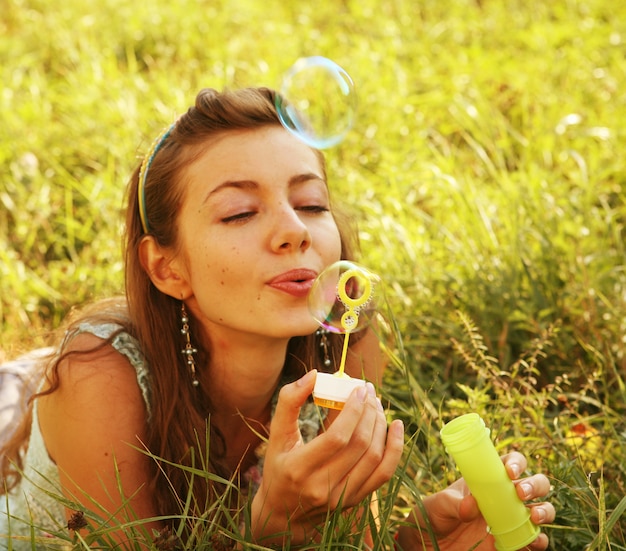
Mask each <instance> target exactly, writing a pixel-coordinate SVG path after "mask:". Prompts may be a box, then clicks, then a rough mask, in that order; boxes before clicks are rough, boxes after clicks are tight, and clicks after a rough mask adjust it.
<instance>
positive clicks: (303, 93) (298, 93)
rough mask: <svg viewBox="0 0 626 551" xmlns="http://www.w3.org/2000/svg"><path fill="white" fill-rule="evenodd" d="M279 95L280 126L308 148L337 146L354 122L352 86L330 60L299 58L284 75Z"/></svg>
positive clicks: (348, 79)
mask: <svg viewBox="0 0 626 551" xmlns="http://www.w3.org/2000/svg"><path fill="white" fill-rule="evenodd" d="M279 92H280V94H279V96H278V97H277V98H276V109H277V111H278V116H279V118H280V121H281V123H282V124H283V126H284V127H285V128H286V129H287V130H289V131H290V132H292V133H293V134H295V135H296V136H298V137H299V138H300V139H301V140H303V141H304V142H305V143H307V144H308V145H310V146H311V147H314V148H316V149H326V148H328V147H332V146H334V145H337V144H338V143H339V142H341V140H343V138H344V136H345V135H346V133H347V132H348V131H349V130H350V128H351V127H352V125H353V123H354V118H355V115H356V94H355V91H354V83H353V82H352V79H351V78H350V75H349V74H348V73H347V72H346V71H345V70H344V69H342V68H341V67H340V66H339V65H337V64H336V63H335V62H334V61H331V60H330V59H327V58H325V57H322V56H313V57H305V58H301V59H299V60H298V61H296V63H295V64H294V65H293V66H292V67H291V68H290V69H289V70H288V71H287V73H286V74H285V76H284V78H283V82H282V86H281V88H280V90H279Z"/></svg>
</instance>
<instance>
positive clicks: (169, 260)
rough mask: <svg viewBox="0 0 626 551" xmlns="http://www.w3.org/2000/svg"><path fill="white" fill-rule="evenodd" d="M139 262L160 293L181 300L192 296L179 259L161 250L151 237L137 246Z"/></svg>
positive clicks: (145, 238)
mask: <svg viewBox="0 0 626 551" xmlns="http://www.w3.org/2000/svg"><path fill="white" fill-rule="evenodd" d="M139 261H140V262H141V266H142V267H143V269H144V270H145V271H146V273H147V274H148V277H149V278H150V280H151V281H152V283H153V284H154V286H155V287H156V288H157V289H158V290H159V291H161V292H162V293H165V294H166V295H169V296H171V297H174V298H176V299H182V300H184V299H186V298H188V297H189V296H191V295H192V294H193V293H192V289H191V285H190V284H189V281H188V279H187V277H186V271H185V270H184V269H183V266H182V265H181V263H180V260H179V258H178V257H176V256H175V255H173V254H172V253H171V252H169V251H167V250H165V249H163V247H161V245H159V244H158V243H157V242H156V240H155V239H154V237H153V236H151V235H146V236H145V237H144V238H143V239H142V241H141V243H140V244H139Z"/></svg>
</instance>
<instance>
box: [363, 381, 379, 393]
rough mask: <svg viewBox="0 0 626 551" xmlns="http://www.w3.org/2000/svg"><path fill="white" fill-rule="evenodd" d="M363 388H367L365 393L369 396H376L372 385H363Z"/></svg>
mask: <svg viewBox="0 0 626 551" xmlns="http://www.w3.org/2000/svg"><path fill="white" fill-rule="evenodd" d="M365 387H366V388H367V393H368V394H369V395H370V396H376V389H375V388H374V385H373V384H372V383H369V382H368V383H365Z"/></svg>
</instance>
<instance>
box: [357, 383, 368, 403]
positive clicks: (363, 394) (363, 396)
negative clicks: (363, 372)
mask: <svg viewBox="0 0 626 551" xmlns="http://www.w3.org/2000/svg"><path fill="white" fill-rule="evenodd" d="M367 394H368V392H367V386H366V385H363V386H360V387H359V388H357V391H356V395H357V397H358V399H359V400H360V401H361V402H365V401H366V400H367Z"/></svg>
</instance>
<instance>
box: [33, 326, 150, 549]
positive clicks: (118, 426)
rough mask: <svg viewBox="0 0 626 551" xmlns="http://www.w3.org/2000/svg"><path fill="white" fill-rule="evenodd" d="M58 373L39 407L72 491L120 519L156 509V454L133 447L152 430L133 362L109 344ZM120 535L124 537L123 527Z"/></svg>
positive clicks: (87, 342) (89, 342) (67, 362)
mask: <svg viewBox="0 0 626 551" xmlns="http://www.w3.org/2000/svg"><path fill="white" fill-rule="evenodd" d="M99 343H101V341H100V340H99V339H98V338H97V337H95V336H93V335H89V334H81V335H78V336H77V337H76V338H75V339H74V340H73V341H72V343H71V347H72V348H73V349H75V350H89V349H93V348H94V346H97V345H98V344H99ZM59 378H60V386H59V388H58V389H57V390H55V391H54V392H52V393H51V394H49V395H46V396H42V397H40V398H39V399H38V406H37V407H38V412H39V423H40V427H41V431H42V435H43V438H44V441H45V444H46V447H47V450H48V453H49V455H50V457H51V458H52V460H53V461H54V462H55V463H56V464H57V466H58V468H59V475H60V480H61V485H62V488H63V492H64V494H65V495H66V497H68V498H69V499H71V500H73V501H76V502H79V503H81V504H82V505H83V506H84V507H86V508H87V509H89V510H92V511H94V512H95V513H97V514H98V515H100V516H107V515H109V514H110V515H112V516H114V517H115V518H116V519H117V520H118V521H119V522H125V521H127V520H128V519H129V518H138V519H142V518H149V517H152V516H155V513H156V511H155V507H154V502H153V496H152V493H151V492H150V490H149V484H148V482H149V479H150V473H151V472H152V471H151V469H150V464H149V461H151V460H150V459H149V458H148V457H147V456H146V455H145V454H143V453H141V452H139V451H137V450H136V449H134V448H133V447H132V446H135V447H141V442H145V436H146V409H145V405H144V401H143V398H142V395H141V391H140V389H139V386H138V384H137V377H136V373H135V370H134V368H133V367H132V366H131V365H130V363H129V362H128V360H127V359H126V358H125V357H124V356H122V355H121V354H119V353H118V352H117V351H115V350H114V349H113V348H112V347H110V346H106V347H104V348H102V349H100V350H98V351H97V352H92V353H89V354H87V355H83V354H81V355H72V356H69V357H67V358H66V359H64V360H63V361H62V362H61V364H60V365H59ZM126 500H128V502H129V503H128V506H124V503H125V501H126ZM71 513H72V511H68V512H67V514H68V516H69V515H71ZM152 527H155V528H157V527H158V526H152ZM146 528H150V527H146ZM114 537H115V539H116V540H117V541H119V542H121V541H123V540H124V539H125V538H124V535H123V533H120V532H117V533H115V535H114Z"/></svg>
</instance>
